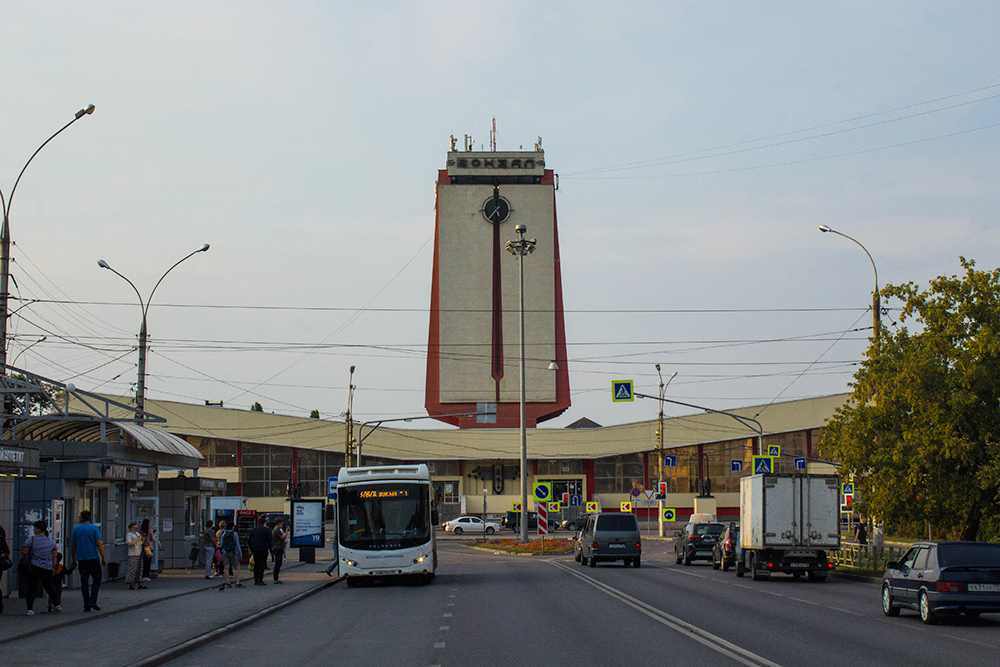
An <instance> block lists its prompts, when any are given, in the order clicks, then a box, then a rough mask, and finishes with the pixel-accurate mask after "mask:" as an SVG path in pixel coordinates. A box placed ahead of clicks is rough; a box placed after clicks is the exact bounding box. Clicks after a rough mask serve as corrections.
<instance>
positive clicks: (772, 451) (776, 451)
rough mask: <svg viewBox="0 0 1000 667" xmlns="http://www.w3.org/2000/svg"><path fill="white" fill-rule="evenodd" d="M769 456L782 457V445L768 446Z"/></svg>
mask: <svg viewBox="0 0 1000 667" xmlns="http://www.w3.org/2000/svg"><path fill="white" fill-rule="evenodd" d="M767 455H768V456H781V445H768V446H767Z"/></svg>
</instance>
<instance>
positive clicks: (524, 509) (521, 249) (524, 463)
mask: <svg viewBox="0 0 1000 667" xmlns="http://www.w3.org/2000/svg"><path fill="white" fill-rule="evenodd" d="M514 231H515V232H516V233H517V240H516V241H507V252H509V253H510V254H512V255H514V256H515V257H517V268H518V276H519V278H518V285H519V287H520V293H521V296H520V300H521V306H520V330H521V542H527V541H528V426H527V415H526V412H525V406H524V257H525V256H526V255H530V254H531V253H533V252H535V244H536V243H537V241H536V240H535V239H526V238H524V233H525V232H527V231H528V228H527V227H525V226H524V225H517V226H516V227H514Z"/></svg>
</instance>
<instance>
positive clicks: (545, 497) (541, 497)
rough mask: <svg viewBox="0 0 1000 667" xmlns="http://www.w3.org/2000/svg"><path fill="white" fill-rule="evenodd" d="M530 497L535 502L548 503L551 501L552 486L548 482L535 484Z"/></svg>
mask: <svg viewBox="0 0 1000 667" xmlns="http://www.w3.org/2000/svg"><path fill="white" fill-rule="evenodd" d="M531 495H532V497H533V498H534V499H535V502H538V503H547V502H549V501H550V500H552V484H551V483H550V482H535V485H534V486H533V487H532V494H531Z"/></svg>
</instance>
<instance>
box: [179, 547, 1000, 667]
mask: <svg viewBox="0 0 1000 667" xmlns="http://www.w3.org/2000/svg"><path fill="white" fill-rule="evenodd" d="M670 549H671V545H670V543H665V542H658V541H647V542H645V543H644V547H643V550H644V554H643V565H642V567H641V568H640V569H634V568H625V567H622V566H621V565H620V564H601V565H599V566H598V567H596V568H590V567H581V566H580V565H579V564H578V563H575V562H574V561H573V558H572V556H563V557H539V556H534V557H531V556H508V555H505V554H494V553H491V552H486V551H479V550H473V549H469V548H467V547H463V546H461V545H460V544H459V543H457V542H454V541H441V542H439V562H440V568H439V570H438V576H437V578H436V579H435V581H434V583H432V584H430V585H428V586H411V585H379V586H371V587H362V588H350V589H349V588H347V587H346V586H344V585H343V584H338V585H337V586H335V587H333V588H330V589H327V590H326V591H323V592H321V593H319V594H316V595H314V596H312V597H310V598H307V599H306V600H304V601H302V602H300V603H298V604H296V605H294V606H292V607H289V608H287V609H284V610H282V611H280V612H278V613H276V614H274V615H272V616H269V617H267V618H266V619H264V620H262V621H260V622H259V623H256V624H254V625H253V626H251V627H249V628H246V629H244V630H241V631H239V632H235V633H233V634H231V635H228V636H227V637H224V638H223V639H221V640H219V641H217V642H215V643H213V644H210V645H208V646H205V647H203V648H201V649H199V650H197V651H195V652H193V653H189V654H187V655H185V656H182V657H181V658H179V659H178V660H175V661H174V662H172V663H170V664H171V665H205V666H212V667H219V666H220V665H241V666H247V665H272V664H294V665H297V666H307V665H331V664H343V665H373V666H375V665H377V666H378V667H384V665H387V664H391V665H393V667H405V666H408V665H415V666H421V667H427V666H428V665H441V666H450V665H628V666H629V667H639V666H642V665H657V666H662V665H666V664H669V665H671V666H679V665H699V666H704V665H729V664H733V665H737V664H743V665H771V666H773V665H782V666H790V665H856V664H865V665H869V664H878V665H955V664H973V665H975V664H983V665H986V664H996V660H997V658H996V656H997V655H998V650H1000V615H987V616H984V617H982V618H980V619H977V620H972V621H970V620H966V619H961V618H960V619H957V620H947V621H944V622H943V623H942V624H941V625H939V626H934V627H930V626H924V625H923V624H922V623H921V622H920V619H919V618H918V617H917V615H916V614H915V613H914V612H907V611H904V612H903V614H902V615H901V616H900V617H899V618H895V619H889V618H885V617H884V616H883V615H882V611H881V608H880V606H879V589H878V586H876V585H873V584H865V583H858V582H850V581H843V580H833V579H831V580H828V581H827V582H826V583H822V584H819V583H809V582H808V581H806V580H804V579H803V580H794V579H792V578H791V577H788V578H785V577H781V576H774V577H772V578H771V580H770V581H767V582H753V581H751V580H750V579H749V577H744V578H742V579H739V578H737V577H736V576H735V575H734V574H733V573H732V572H729V573H723V572H721V571H715V570H712V569H711V567H710V566H709V565H707V564H704V565H693V566H690V567H684V566H678V565H674V563H673V558H672V551H670Z"/></svg>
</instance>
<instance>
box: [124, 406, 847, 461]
mask: <svg viewBox="0 0 1000 667" xmlns="http://www.w3.org/2000/svg"><path fill="white" fill-rule="evenodd" d="M849 396H850V395H849V394H835V395H832V396H821V397H818V398H808V399H801V400H794V401H786V402H782V403H773V404H771V405H767V406H749V407H742V408H730V409H729V410H728V411H729V412H733V413H736V414H738V415H741V416H744V417H747V418H752V417H754V416H755V415H757V420H758V421H759V422H760V423H761V426H762V427H763V431H764V434H765V435H767V434H769V433H787V432H791V431H799V430H803V429H810V428H819V427H821V426H823V424H824V423H825V421H826V420H827V419H828V418H830V417H831V416H832V415H833V412H834V410H836V409H837V408H838V407H840V406H842V405H843V404H844V403H846V402H847V399H848V398H849ZM650 403H651V409H650V412H652V411H653V408H654V407H655V403H654V402H652V401H651V402H650ZM146 409H147V410H149V411H150V412H153V413H155V414H157V415H161V416H163V417H165V418H166V419H167V425H166V426H163V425H159V424H151V425H150V426H149V427H148V428H146V429H144V430H147V431H150V432H156V431H158V430H160V429H164V428H165V429H167V430H169V432H170V433H174V434H177V435H180V436H198V437H203V438H218V439H224V440H238V441H241V442H253V443H261V444H269V445H278V446H285V447H299V448H304V449H316V450H321V451H331V452H343V451H344V436H345V433H344V432H345V428H344V422H343V421H333V420H319V419H309V418H307V417H290V416H287V415H275V414H269V413H264V412H251V411H249V410H241V409H233V408H219V407H209V406H203V405H193V404H188V403H180V402H174V401H157V400H150V399H146ZM113 412H114V410H112V414H111V415H110V416H111V417H112V418H114V417H115V415H114V414H113ZM758 413H759V414H758ZM122 416H127V415H124V414H123V415H122ZM394 423H395V424H398V423H400V422H394ZM358 427H359V425H358V424H357V422H355V437H356V438H357V437H360V435H361V434H359V433H358ZM369 428H370V427H368V426H366V427H365V428H364V435H365V440H364V445H363V447H362V454H363V455H366V456H373V457H379V458H389V459H396V460H447V459H463V460H476V459H498V458H499V459H516V458H520V455H521V454H520V452H521V437H520V430H519V429H464V430H460V429H457V428H441V429H414V428H396V427H390V426H382V427H380V428H379V429H378V430H376V431H375V432H374V433H372V434H371V435H370V436H369V435H367V433H368V429H369ZM656 430H657V420H656V419H651V420H648V421H642V422H635V423H631V424H621V425H617V426H603V427H600V428H586V429H567V428H535V429H528V458H530V459H572V458H584V459H592V458H601V457H605V456H613V455H619V454H631V453H636V452H645V451H651V450H654V449H656ZM663 431H664V438H663V445H664V448H665V449H671V448H675V447H683V446H687V445H697V444H702V443H710V442H719V441H724V440H733V439H738V438H749V437H753V436H755V435H756V433H755V432H754V431H753V430H751V429H750V428H748V427H746V426H744V425H742V424H740V423H739V422H737V421H736V420H735V419H733V418H732V417H729V416H727V415H721V414H717V413H699V414H692V415H686V416H680V417H670V418H665V419H664V429H663ZM185 444H186V443H185ZM188 446H189V447H190V445H188Z"/></svg>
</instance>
